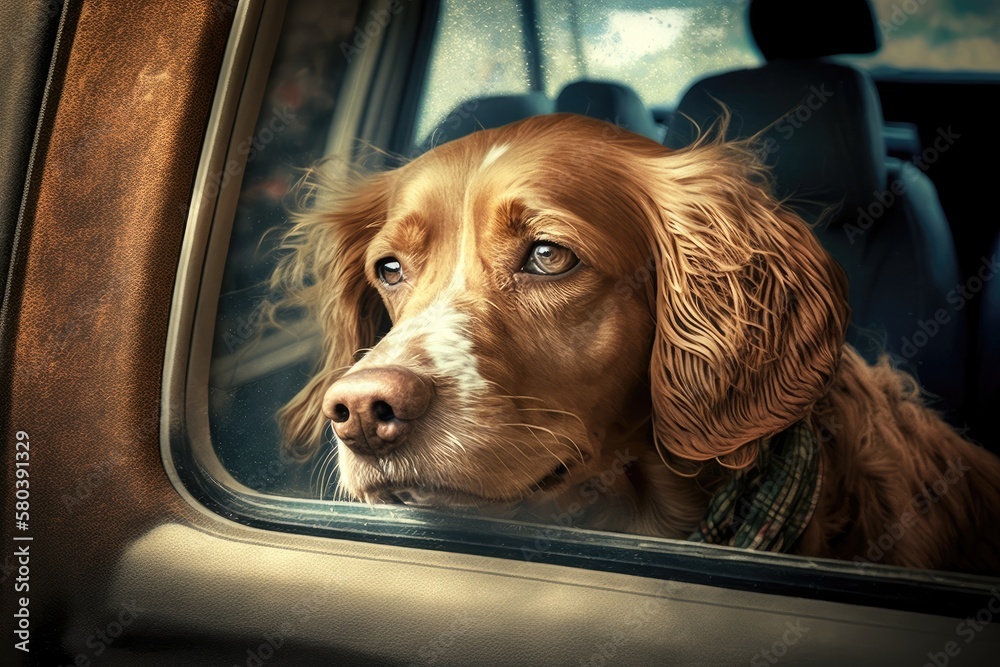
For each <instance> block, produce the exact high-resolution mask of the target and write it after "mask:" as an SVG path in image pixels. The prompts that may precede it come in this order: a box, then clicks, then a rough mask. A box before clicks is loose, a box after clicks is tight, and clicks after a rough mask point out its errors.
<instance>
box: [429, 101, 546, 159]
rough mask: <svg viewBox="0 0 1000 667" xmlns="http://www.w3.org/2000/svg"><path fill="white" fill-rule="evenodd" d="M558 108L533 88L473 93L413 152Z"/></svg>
mask: <svg viewBox="0 0 1000 667" xmlns="http://www.w3.org/2000/svg"><path fill="white" fill-rule="evenodd" d="M553 111H555V103H554V102H553V101H552V99H551V98H550V97H548V96H547V95H545V93H542V92H539V91H532V92H530V93H524V94H518V95H493V96H490V97H474V98H472V99H469V100H466V101H464V102H462V103H461V104H459V105H458V106H456V107H455V108H454V109H453V110H452V111H451V113H449V114H448V115H447V116H445V118H444V120H443V121H441V123H440V124H439V125H438V126H437V127H436V128H435V129H434V131H433V132H431V134H430V136H428V137H427V139H426V140H425V141H424V142H423V143H422V144H420V145H419V146H418V147H417V148H416V149H415V150H414V153H415V154H417V155H419V154H420V153H424V152H426V151H428V150H430V149H431V148H433V147H434V146H439V145H441V144H443V143H445V142H448V141H451V140H452V139H459V138H461V137H464V136H466V135H468V134H472V133H473V132H475V131H477V130H488V129H492V128H495V127H501V126H503V125H506V124H507V123H513V122H514V121H516V120H523V119H525V118H529V117H531V116H540V115H542V114H548V113H552V112H553Z"/></svg>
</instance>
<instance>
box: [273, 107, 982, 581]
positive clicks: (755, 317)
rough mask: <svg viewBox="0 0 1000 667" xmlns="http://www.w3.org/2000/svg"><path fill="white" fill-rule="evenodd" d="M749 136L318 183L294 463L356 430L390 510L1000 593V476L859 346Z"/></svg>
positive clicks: (535, 138)
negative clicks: (973, 580) (878, 570)
mask: <svg viewBox="0 0 1000 667" xmlns="http://www.w3.org/2000/svg"><path fill="white" fill-rule="evenodd" d="M709 135H711V136H709ZM723 135H724V132H718V133H714V134H713V133H706V135H705V136H704V137H703V138H702V139H700V140H699V141H698V142H696V143H695V144H693V145H692V146H690V147H688V148H686V149H682V150H671V149H667V148H665V147H663V146H661V145H659V144H658V143H656V142H654V141H650V140H649V139H646V138H644V137H641V136H638V135H635V134H632V133H630V132H627V131H624V130H621V129H619V128H615V127H614V126H611V125H609V124H607V123H604V122H601V121H597V120H593V119H590V118H586V117H583V116H577V115H573V114H553V115H547V116H539V117H533V118H529V119H526V120H523V121H519V122H516V123H513V124H510V125H507V126H505V127H502V128H499V129H491V130H482V131H479V132H476V133H473V134H471V135H469V136H466V137H464V138H461V139H457V140H455V141H451V142H449V143H445V144H442V145H440V146H438V147H436V148H434V149H433V150H431V151H429V152H427V153H425V154H423V155H421V156H419V157H417V158H415V159H413V160H412V161H410V162H409V163H407V164H405V165H403V166H401V167H399V168H396V169H392V170H389V171H383V172H378V173H373V174H369V175H366V176H361V177H356V178H347V177H340V178H332V179H327V180H325V181H324V180H323V179H322V178H320V179H312V180H311V181H310V183H311V185H310V186H309V188H308V192H309V198H310V199H311V204H310V205H309V207H308V208H306V209H305V210H303V211H300V212H299V213H298V214H297V215H296V217H295V220H294V224H293V225H292V226H291V228H290V231H288V232H287V235H286V236H285V237H284V242H283V244H282V247H283V248H284V249H285V251H286V252H285V254H284V255H283V256H282V258H281V260H280V261H279V263H278V264H277V268H276V270H275V273H274V276H273V278H272V288H273V289H274V290H275V291H276V292H277V293H280V294H282V295H283V297H282V298H283V299H284V300H285V304H286V305H291V306H302V307H306V308H308V309H309V312H310V313H311V316H312V317H314V318H315V319H316V321H317V322H318V323H319V324H320V326H321V328H322V331H323V345H322V359H321V361H320V365H319V369H318V370H317V372H316V373H315V375H314V376H313V377H312V378H311V380H310V381H309V382H308V384H307V385H306V386H305V387H304V389H302V391H301V392H300V393H299V394H298V395H296V396H295V397H294V399H292V400H291V401H290V402H289V403H288V404H287V405H286V406H285V407H284V408H283V409H282V410H281V411H280V413H279V421H280V423H281V426H282V430H283V433H284V434H285V440H284V445H283V449H284V452H285V453H286V454H287V455H288V456H290V457H292V458H295V459H298V460H305V459H309V458H312V457H315V456H317V454H318V453H319V451H320V449H321V447H322V446H323V445H324V443H325V442H327V435H326V434H327V433H328V431H327V429H328V428H329V427H332V429H333V432H334V435H335V437H336V438H335V439H336V443H335V448H336V449H335V452H336V457H337V465H338V466H339V480H338V484H339V489H340V492H341V493H343V494H344V495H345V496H346V497H348V498H351V499H357V500H361V501H365V502H369V503H390V502H392V503H404V504H407V505H419V506H434V507H471V508H478V509H479V510H482V511H493V512H499V513H500V514H501V515H502V516H510V517H517V518H526V519H528V520H532V521H546V520H550V519H549V517H552V518H555V517H556V516H563V517H565V516H569V517H570V521H569V523H570V524H571V525H573V526H576V527H580V528H588V529H599V530H607V531H620V532H627V533H635V534H642V535H651V536H659V537H666V538H674V539H689V540H695V541H702V542H708V543H714V544H722V545H730V546H736V547H745V548H752V549H761V550H770V551H778V552H787V553H792V554H798V555H802V556H808V557H821V558H835V559H848V560H853V561H856V562H859V563H864V564H870V563H878V564H885V565H896V566H904V567H911V568H929V569H939V570H952V571H963V572H974V573H996V572H998V571H1000V537H998V536H1000V532H998V531H997V530H996V528H995V526H996V519H997V514H998V510H1000V459H998V458H997V457H995V456H994V455H992V454H991V453H989V452H987V451H986V450H984V449H982V448H980V447H978V446H976V445H975V444H973V443H970V442H968V441H966V440H964V439H963V438H962V437H961V436H960V435H958V434H957V433H956V432H955V431H954V430H953V429H952V428H951V427H950V426H949V425H947V424H946V423H945V422H944V421H942V419H941V418H940V417H939V416H938V415H937V414H936V413H935V412H933V411H932V410H930V409H929V408H927V407H926V406H925V405H924V403H923V401H922V398H921V396H922V395H921V390H920V388H919V387H918V385H917V384H916V382H915V380H914V379H913V378H912V377H911V376H909V375H907V374H905V373H903V372H900V371H898V370H896V369H895V368H893V366H892V365H891V363H890V361H889V360H887V359H886V358H883V359H882V360H881V361H880V362H879V363H877V364H868V363H867V362H866V361H865V360H863V359H862V358H861V357H860V356H859V355H858V353H857V352H856V351H855V350H854V349H853V348H851V347H850V346H849V345H847V344H845V331H846V328H847V326H848V321H849V307H848V305H847V299H846V294H847V284H846V279H845V276H844V273H843V271H842V269H841V268H840V266H839V265H838V264H837V263H836V262H835V260H834V259H833V258H832V257H831V256H830V255H829V254H828V253H827V252H826V251H825V250H824V249H823V248H822V247H821V245H820V244H819V242H818V241H817V239H816V237H815V236H814V234H813V233H812V231H811V229H810V227H809V225H807V224H806V223H805V222H804V221H803V220H802V219H801V218H800V217H798V216H797V215H796V214H795V213H794V212H792V211H791V210H790V209H789V208H788V207H787V206H785V205H783V203H782V202H779V201H777V200H776V199H775V198H774V196H773V195H772V190H771V185H770V180H769V174H768V170H767V169H766V167H765V166H763V165H762V164H761V163H760V161H759V159H758V157H757V154H756V153H755V151H754V147H753V145H752V142H733V141H725V140H723V139H722V138H721V137H722V136H723ZM713 137H714V138H713ZM359 351H360V352H359Z"/></svg>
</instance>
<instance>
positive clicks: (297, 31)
mask: <svg viewBox="0 0 1000 667" xmlns="http://www.w3.org/2000/svg"><path fill="white" fill-rule="evenodd" d="M394 7H397V5H395V4H393V3H390V4H389V5H388V6H387V7H386V8H382V9H369V8H367V6H366V5H364V4H362V3H360V1H359V2H356V3H353V4H352V3H338V4H336V5H329V4H327V3H325V2H323V1H322V0H297V1H295V2H290V3H289V5H288V11H287V15H286V17H285V20H284V24H283V26H282V28H281V34H280V38H278V39H277V42H276V47H275V49H274V54H273V57H272V59H271V60H270V62H271V65H270V68H269V72H268V74H267V77H266V85H264V88H263V93H262V100H261V101H260V103H259V108H255V109H254V110H253V113H254V114H255V116H256V121H255V123H254V124H253V126H252V127H253V132H252V135H251V136H249V137H248V138H246V139H244V140H234V142H235V143H234V145H233V146H231V148H230V150H231V155H234V156H235V157H234V158H233V159H232V160H230V162H227V163H226V164H225V166H224V167H223V169H222V170H221V171H220V172H218V173H216V174H214V175H213V176H214V177H215V178H216V179H217V180H218V184H210V185H209V186H207V187H209V188H214V189H215V192H219V191H220V190H222V189H227V188H228V189H229V190H233V189H234V188H237V189H238V198H236V199H235V207H234V211H233V216H232V231H231V233H230V234H229V236H228V238H227V239H226V241H225V242H226V243H227V246H228V249H227V251H226V252H225V253H224V261H223V262H222V263H221V266H216V265H213V266H211V267H209V269H207V270H206V275H211V274H213V272H216V271H217V272H219V278H218V281H219V284H218V286H217V289H216V291H215V292H214V293H211V294H207V295H206V294H205V293H203V294H202V297H201V298H202V301H203V303H205V304H210V306H208V307H209V309H210V310H209V311H208V312H210V313H211V315H210V318H211V325H210V330H211V331H212V332H213V334H212V336H211V341H212V342H211V354H210V358H209V359H208V361H207V363H206V364H205V366H204V368H205V369H207V370H201V368H202V367H201V365H200V362H199V361H197V360H195V359H194V358H192V361H191V365H192V366H193V367H196V368H199V372H203V373H204V376H205V386H203V387H201V388H200V389H198V388H197V387H196V389H198V391H204V392H205V393H204V396H202V395H201V394H198V393H197V392H195V393H193V394H191V395H190V396H189V397H188V398H187V406H188V408H187V409H188V422H187V428H188V440H186V441H184V443H183V445H182V447H181V449H176V448H175V450H174V455H175V456H176V457H177V460H178V461H179V463H178V468H179V469H181V470H182V471H183V470H184V469H187V470H191V469H193V468H196V467H200V468H202V473H199V474H201V475H202V477H201V478H200V479H201V482H199V483H205V484H209V485H214V486H212V489H213V491H212V492H211V494H209V495H210V496H211V497H210V498H208V499H207V500H205V502H206V504H208V505H210V506H212V507H214V508H216V509H218V510H219V511H220V512H223V513H227V512H236V513H237V514H239V516H240V517H241V519H242V520H246V521H248V522H253V521H261V522H270V523H265V524H262V525H267V526H268V527H274V526H275V525H277V526H278V527H280V528H281V529H290V530H305V531H318V530H333V531H335V533H336V534H337V535H340V536H348V537H359V538H361V539H380V540H381V539H384V540H394V539H400V540H403V539H404V538H403V537H401V536H405V539H406V540H411V541H412V540H418V541H420V540H423V541H425V542H422V543H427V544H432V545H437V546H436V548H442V547H441V545H442V544H444V545H446V547H447V548H450V545H451V544H452V542H451V541H461V543H462V544H463V545H465V546H464V547H463V548H469V549H472V548H474V549H478V550H479V551H481V552H482V553H494V549H495V548H499V545H501V544H525V545H527V546H523V547H519V552H518V553H519V554H520V557H523V558H525V559H528V560H535V559H538V558H548V557H549V556H550V555H551V554H553V553H556V552H560V553H578V552H580V553H582V552H587V553H590V552H591V550H592V549H591V548H592V547H594V545H603V546H607V545H609V544H611V545H612V546H614V547H615V548H620V549H623V550H625V551H626V552H627V553H628V554H632V555H633V556H635V557H636V558H637V559H639V560H641V559H642V556H636V555H635V554H637V553H640V552H642V551H644V550H647V551H648V550H651V551H658V550H659V551H662V550H664V549H667V546H665V545H667V544H668V543H672V542H676V541H674V540H667V539H665V538H645V537H644V538H641V539H632V540H631V541H629V538H628V537H627V536H624V535H616V536H614V537H608V536H607V535H604V536H600V537H599V538H598V537H595V535H593V534H591V533H590V532H586V531H578V530H575V529H574V528H573V525H572V524H573V520H569V521H568V523H565V522H561V521H560V519H557V518H556V514H553V515H552V518H553V519H555V523H556V524H558V525H556V526H551V525H547V524H551V523H552V521H549V520H548V519H547V518H546V517H543V518H542V520H541V524H546V525H544V527H539V525H533V526H532V527H531V528H523V527H521V526H520V525H513V524H511V523H505V522H503V521H500V520H498V518H497V517H495V516H493V517H491V516H488V515H489V512H485V513H483V515H481V516H479V515H477V512H472V513H471V514H470V513H469V512H466V511H462V512H458V513H454V512H451V511H449V510H432V509H427V508H426V507H411V506H400V505H388V504H386V505H375V506H368V505H365V504H363V503H360V502H355V501H352V500H347V499H345V498H344V497H343V495H342V494H341V495H338V467H337V466H338V463H337V460H336V455H335V452H336V442H335V439H334V438H333V435H332V431H331V429H330V428H327V430H326V431H325V432H324V433H323V436H322V437H323V449H322V452H321V454H320V455H319V456H318V457H317V458H314V459H310V460H307V461H304V462H297V461H295V460H291V459H289V458H286V457H284V456H283V455H282V450H281V442H282V434H281V433H280V432H279V428H278V421H277V418H276V416H277V414H278V413H279V411H280V409H281V408H282V407H283V406H285V405H286V404H288V402H289V401H290V400H291V399H292V397H293V396H295V395H296V394H297V393H299V392H300V391H302V389H303V387H306V386H307V384H308V382H309V381H310V379H311V378H312V377H313V376H314V374H315V372H316V368H317V362H318V360H319V358H320V355H321V338H322V333H321V327H320V326H318V324H319V323H317V322H314V321H311V320H310V319H309V318H307V317H304V316H303V313H302V312H299V311H295V310H292V311H290V312H282V313H279V314H278V315H280V317H278V321H277V322H276V323H275V322H272V321H270V320H269V314H268V311H267V304H268V303H271V302H272V300H273V299H274V298H275V293H274V288H273V287H272V286H271V285H269V284H268V279H269V277H270V275H271V273H272V271H273V269H274V267H275V265H276V263H277V262H278V261H279V258H280V257H282V256H283V255H282V253H283V251H282V249H281V239H282V235H283V233H284V232H285V231H287V230H288V229H289V227H290V225H291V224H292V222H293V218H294V215H293V211H294V210H296V209H298V208H299V207H301V206H302V205H303V204H308V203H310V200H309V199H308V197H307V198H306V199H304V200H301V201H297V200H296V199H295V196H296V194H298V195H301V194H302V192H298V193H297V192H296V190H295V188H294V186H295V183H296V182H297V181H299V179H300V178H302V177H303V175H304V174H306V173H307V171H308V170H309V168H310V167H311V166H313V165H315V164H317V162H318V161H320V160H321V159H322V158H324V156H325V154H326V153H327V151H328V146H330V145H331V144H332V143H333V137H332V136H331V135H332V134H333V132H332V130H331V128H335V127H337V122H338V121H337V119H338V113H339V112H340V110H341V109H342V108H343V107H345V106H346V105H352V104H358V103H359V99H360V100H361V102H363V103H365V104H367V103H368V102H364V100H365V99H369V98H367V96H366V95H359V94H358V93H357V88H356V86H357V85H358V80H359V79H358V77H360V76H361V74H359V73H358V71H359V67H360V64H359V63H361V60H362V58H363V57H364V58H368V57H370V56H372V51H371V50H374V48H373V47H372V46H371V45H372V44H377V43H378V42H377V38H378V37H379V36H380V35H384V34H385V32H386V31H388V30H390V29H400V27H401V24H400V23H396V22H394V21H393V16H394V14H393V12H394V11H395V10H394V9H393V8H394ZM524 7H525V5H523V4H522V3H518V2H513V1H511V2H506V3H504V2H501V3H480V4H476V3H471V2H460V1H459V0H445V1H444V2H443V3H442V4H441V7H440V14H439V17H438V21H437V25H436V27H435V30H434V31H433V33H432V34H433V38H434V40H435V41H434V43H433V46H432V47H431V49H430V54H429V58H428V62H427V64H426V67H427V72H428V74H427V77H426V79H425V81H424V85H423V90H422V93H421V95H420V103H419V107H418V109H419V110H418V112H417V114H416V117H415V118H414V119H408V118H404V119H402V120H401V121H400V122H408V121H409V122H413V123H414V125H415V132H413V133H412V136H414V137H417V138H418V139H420V138H426V137H428V136H430V135H432V133H433V131H434V128H437V127H440V126H441V124H442V123H443V122H446V121H447V119H448V116H449V114H451V113H454V110H455V109H459V111H460V112H461V110H462V108H463V107H462V105H463V104H464V103H465V102H466V101H468V100H470V99H475V98H477V97H481V96H486V95H502V94H522V93H526V92H528V91H530V90H531V89H532V85H537V86H538V87H539V90H540V92H543V93H545V94H547V95H548V96H550V97H554V96H555V95H557V94H558V92H559V90H561V89H562V87H563V86H564V85H565V84H566V83H568V82H571V81H574V80H577V79H580V78H588V79H614V80H618V81H623V82H625V83H628V84H630V85H631V86H633V87H634V88H635V89H636V90H637V91H638V92H639V94H640V96H641V97H642V98H643V101H644V102H645V103H646V105H647V106H658V105H661V106H672V105H674V104H676V102H677V100H678V98H679V96H680V95H681V94H682V93H683V91H684V90H685V89H686V88H687V87H688V86H689V85H690V83H691V81H692V80H693V79H697V78H698V77H700V76H703V75H706V74H709V73H711V72H714V71H717V70H720V69H732V68H734V67H747V66H753V65H754V64H756V63H758V62H759V56H758V55H757V53H756V51H755V49H754V48H753V46H752V44H751V42H750V39H749V36H748V34H747V29H746V27H745V25H744V23H745V13H746V5H745V2H742V1H738V2H724V1H722V0H718V1H713V2H707V3H694V2H674V3H668V4H667V6H663V5H655V4H654V3H652V2H645V1H643V0H615V1H614V2H611V3H602V2H597V1H596V0H575V1H570V0H539V2H538V3H537V4H536V5H534V10H535V16H536V18H537V21H538V26H537V27H538V30H537V38H538V40H539V44H540V45H541V48H540V50H539V53H538V54H536V55H537V56H538V57H539V58H540V62H536V63H535V65H540V68H537V69H536V70H535V71H539V70H540V71H541V78H540V79H538V80H535V79H537V77H536V76H535V75H533V74H532V71H533V67H534V66H533V64H532V62H531V60H532V57H533V56H532V55H531V53H530V50H529V48H528V46H527V45H528V42H526V41H524V39H523V30H524V26H525V23H524V21H526V20H528V18H529V17H528V16H527V15H526V14H525V12H524ZM369 49H371V50H369ZM371 59H372V60H373V61H376V62H377V61H378V58H371ZM374 71H375V70H370V71H368V75H369V76H370V77H371V79H373V80H374V79H375V78H376V75H375V74H374V73H373V72H374ZM371 99H373V100H375V101H374V102H371V104H377V100H378V98H377V97H373V98H371ZM369 113H374V112H372V111H371V110H370V109H369ZM355 130H357V128H353V129H352V130H351V131H352V132H353V131H355ZM359 134H360V132H359ZM351 136H353V135H351ZM444 139H445V140H446V139H448V137H445V138H444ZM382 148H384V147H380V146H375V147H374V149H375V151H376V152H377V151H378V150H380V149H382ZM241 160H242V161H241ZM234 192H235V191H234ZM305 193H306V194H307V195H308V191H305ZM216 223H217V224H219V226H220V227H222V225H221V223H220V222H219V221H218V220H217V221H216ZM637 275H638V274H637ZM645 275H646V278H647V279H648V277H649V275H650V274H649V272H648V271H647V272H646V274H645ZM205 285H206V286H207V285H209V283H208V282H206V283H205ZM203 289H206V290H207V289H209V288H208V287H204V288H203ZM278 296H279V297H280V295H278ZM199 306H201V304H199ZM213 308H214V310H212V309H213ZM270 315H274V313H270ZM338 316H340V315H338V314H336V313H334V314H331V315H330V317H331V318H336V317H338ZM383 333H384V332H383ZM192 397H193V398H192ZM202 399H203V400H202ZM202 426H204V429H203V430H204V432H201V431H199V428H201V427H202ZM185 447H187V448H189V449H184V448H185ZM192 452H193V454H192ZM629 462H630V461H628V460H626V461H625V462H624V463H622V462H621V461H619V462H617V463H618V466H619V468H621V469H622V470H624V469H625V465H626V464H627V463H629ZM561 467H562V468H563V469H562V470H560V469H559V468H556V469H554V471H553V472H552V474H551V475H549V477H553V476H554V477H555V478H556V479H557V480H558V478H559V477H560V476H561V475H562V474H563V473H565V466H561ZM617 474H623V473H621V472H620V471H619V472H618V473H617ZM206 479H207V480H208V481H205V480H206ZM547 480H548V477H545V478H543V479H541V482H546V481H547ZM206 493H207V492H206ZM212 494H214V495H212ZM206 497H208V496H206ZM285 501H288V502H287V503H286V502H285ZM293 501H296V502H293ZM297 501H301V502H297ZM283 503H284V504H283ZM234 506H236V507H238V508H239V509H238V511H237V510H234V509H233V507H234ZM497 531H499V534H501V535H503V536H504V537H503V539H500V538H497V537H496V534H497ZM470 535H472V536H473V537H469V536H470ZM449 540H450V541H449ZM504 540H507V542H505V541H504ZM519 540H520V541H519ZM401 543H407V544H409V543H411V542H401ZM469 545H472V546H469ZM554 545H560V546H554ZM622 545H626V546H622ZM603 546H601V548H603ZM560 550H562V551H560ZM594 553H602V552H601V550H600V548H596V551H594Z"/></svg>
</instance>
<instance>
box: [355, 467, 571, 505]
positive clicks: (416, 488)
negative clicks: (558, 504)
mask: <svg viewBox="0 0 1000 667" xmlns="http://www.w3.org/2000/svg"><path fill="white" fill-rule="evenodd" d="M569 477H570V468H569V467H567V466H566V465H565V464H563V463H560V464H559V465H557V466H556V467H555V468H553V469H552V471H551V472H550V473H549V474H547V475H545V476H544V477H542V478H541V479H539V480H538V481H537V482H533V483H532V484H529V485H528V487H527V489H525V492H524V493H523V494H520V495H516V496H514V497H495V498H494V497H490V496H488V495H483V494H478V493H473V492H470V491H466V490H461V489H453V488H448V487H441V486H435V487H424V486H420V485H419V484H417V485H415V484H406V485H396V484H388V485H385V486H382V487H380V488H378V489H372V490H370V491H368V492H367V493H366V494H365V495H366V496H368V497H373V498H377V499H378V500H379V501H381V502H386V503H392V504H396V505H409V506H414V507H482V506H483V505H513V504H516V503H519V502H522V501H524V500H527V499H528V498H530V497H531V496H534V495H536V494H548V493H550V492H552V491H556V490H559V489H560V488H561V487H563V486H564V485H566V483H567V481H568V479H569Z"/></svg>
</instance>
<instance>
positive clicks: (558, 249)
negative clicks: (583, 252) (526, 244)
mask: <svg viewBox="0 0 1000 667" xmlns="http://www.w3.org/2000/svg"><path fill="white" fill-rule="evenodd" d="M579 263H580V258H579V257H577V256H576V255H574V254H573V251H572V250H570V249H568V248H564V247H562V246H561V245H556V244H555V243H549V242H548V241H539V242H537V243H535V244H534V245H532V246H531V248H530V249H529V250H528V258H527V259H526V260H525V261H524V266H522V267H521V270H522V271H524V272H525V273H531V274H534V275H537V276H557V275H559V274H562V273H566V272H567V271H569V270H570V269H572V268H574V267H576V265H577V264H579Z"/></svg>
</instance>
